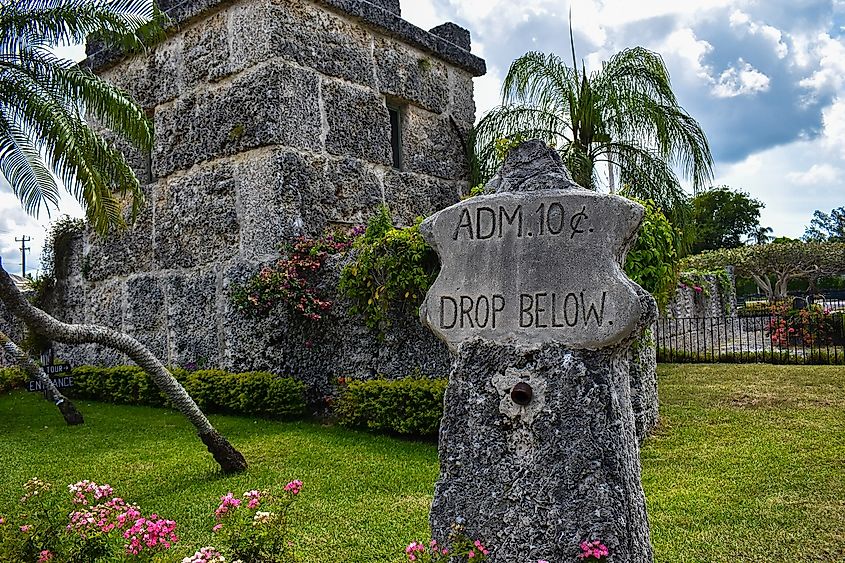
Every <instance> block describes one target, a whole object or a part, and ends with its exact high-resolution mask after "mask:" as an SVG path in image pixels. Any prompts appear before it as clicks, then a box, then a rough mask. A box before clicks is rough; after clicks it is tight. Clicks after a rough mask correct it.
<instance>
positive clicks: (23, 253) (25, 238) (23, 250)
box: [15, 235, 32, 278]
mask: <svg viewBox="0 0 845 563" xmlns="http://www.w3.org/2000/svg"><path fill="white" fill-rule="evenodd" d="M31 240H32V239H31V238H30V237H28V236H26V235H23V236H22V237H21V238H15V242H19V243H21V277H22V278H25V277H26V251H27V250H29V247H28V246H26V243H28V242H29V241H31Z"/></svg>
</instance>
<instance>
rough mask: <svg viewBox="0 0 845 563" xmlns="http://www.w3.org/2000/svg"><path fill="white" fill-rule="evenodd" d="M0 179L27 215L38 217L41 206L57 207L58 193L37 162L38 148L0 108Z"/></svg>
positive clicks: (16, 122) (38, 156) (39, 155)
mask: <svg viewBox="0 0 845 563" xmlns="http://www.w3.org/2000/svg"><path fill="white" fill-rule="evenodd" d="M0 176H2V177H3V178H5V179H6V181H7V182H8V183H9V185H10V186H12V191H13V192H14V194H15V196H16V197H17V198H18V199H19V200H20V201H21V203H22V204H23V207H24V210H25V211H26V212H27V213H29V214H30V215H36V216H37V215H38V214H39V212H40V211H41V208H42V206H46V208H47V211H48V213H49V209H50V206H51V205H52V206H53V207H58V205H59V189H58V186H57V185H56V182H55V180H54V178H53V175H52V174H51V173H50V171H49V170H48V169H47V167H46V166H45V165H44V163H43V162H42V160H41V154H40V153H39V150H38V147H37V146H35V145H34V144H33V143H32V141H31V139H30V138H29V136H28V135H27V134H26V132H25V131H23V130H21V128H20V126H19V124H18V120H17V119H15V118H14V117H13V116H9V115H7V114H6V112H5V111H4V108H3V107H0Z"/></svg>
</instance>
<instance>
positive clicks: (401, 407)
mask: <svg viewBox="0 0 845 563" xmlns="http://www.w3.org/2000/svg"><path fill="white" fill-rule="evenodd" d="M445 391H446V379H417V378H406V379H398V380H395V381H387V380H384V379H373V380H369V381H352V382H350V383H349V384H347V385H346V386H345V387H344V388H343V389H342V391H341V393H340V396H339V397H338V399H337V401H336V402H335V415H336V416H337V421H338V424H340V425H342V426H347V427H351V428H363V429H367V430H375V431H378V432H387V433H389V434H398V435H405V436H418V437H426V438H431V437H436V436H437V432H438V430H439V428H440V418H441V417H442V416H443V393H444V392H445Z"/></svg>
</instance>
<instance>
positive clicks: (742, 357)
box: [657, 348, 845, 366]
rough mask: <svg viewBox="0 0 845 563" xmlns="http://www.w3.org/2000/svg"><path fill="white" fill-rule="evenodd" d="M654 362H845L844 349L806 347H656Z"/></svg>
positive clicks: (819, 363)
mask: <svg viewBox="0 0 845 563" xmlns="http://www.w3.org/2000/svg"><path fill="white" fill-rule="evenodd" d="M657 361H658V362H659V363H666V364H755V363H760V364H773V365H815V366H836V365H845V352H843V351H842V350H837V351H834V350H833V349H831V350H827V349H824V348H822V349H820V350H818V349H817V350H808V351H807V353H806V354H798V353H796V352H795V351H793V350H782V351H780V350H774V351H771V350H761V351H758V352H749V351H743V352H715V353H714V354H712V355H711V353H710V352H706V353H705V352H701V353H695V352H689V351H686V352H685V351H683V350H669V349H663V348H659V349H658V350H657Z"/></svg>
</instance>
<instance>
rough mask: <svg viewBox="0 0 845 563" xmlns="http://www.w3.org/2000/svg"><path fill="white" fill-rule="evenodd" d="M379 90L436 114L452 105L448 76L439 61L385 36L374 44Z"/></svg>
mask: <svg viewBox="0 0 845 563" xmlns="http://www.w3.org/2000/svg"><path fill="white" fill-rule="evenodd" d="M373 53H374V56H375V62H376V76H377V78H378V83H379V88H380V90H381V91H382V92H383V93H385V94H388V95H390V96H394V97H396V98H399V99H401V100H406V101H409V102H412V103H414V104H416V105H418V106H420V107H422V108H424V109H427V110H429V111H432V112H434V113H443V112H444V111H445V110H446V107H447V105H448V103H449V74H448V70H447V67H446V65H445V64H443V63H442V62H440V61H439V60H437V59H435V58H433V57H431V56H430V55H427V54H425V53H423V52H421V51H417V50H415V49H412V48H410V47H407V46H405V45H403V44H402V43H399V42H398V41H395V40H393V39H389V38H386V37H377V38H376V39H375V43H374V52H373Z"/></svg>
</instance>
